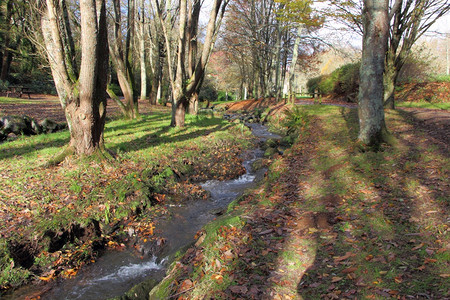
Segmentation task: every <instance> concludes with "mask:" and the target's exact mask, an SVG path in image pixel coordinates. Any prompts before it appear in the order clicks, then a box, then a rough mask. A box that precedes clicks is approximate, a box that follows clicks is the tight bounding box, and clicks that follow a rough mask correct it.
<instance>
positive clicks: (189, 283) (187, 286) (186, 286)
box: [179, 279, 194, 292]
mask: <svg viewBox="0 0 450 300" xmlns="http://www.w3.org/2000/svg"><path fill="white" fill-rule="evenodd" d="M193 285H194V284H193V283H192V281H191V280H190V279H186V280H185V281H183V282H182V283H181V286H180V288H179V291H180V292H185V291H187V290H189V289H190V288H191V287H192V286H193Z"/></svg>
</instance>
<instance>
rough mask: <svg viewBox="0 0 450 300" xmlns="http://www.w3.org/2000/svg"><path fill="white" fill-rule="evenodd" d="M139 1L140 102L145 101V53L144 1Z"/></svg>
mask: <svg viewBox="0 0 450 300" xmlns="http://www.w3.org/2000/svg"><path fill="white" fill-rule="evenodd" d="M139 1H140V3H139V4H140V5H139V6H140V14H139V52H140V53H139V54H140V56H139V59H140V66H141V97H140V99H141V100H146V99H147V63H146V51H145V1H144V0H139Z"/></svg>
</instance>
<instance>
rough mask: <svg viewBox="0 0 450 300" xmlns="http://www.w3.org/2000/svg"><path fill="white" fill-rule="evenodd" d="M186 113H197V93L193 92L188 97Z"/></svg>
mask: <svg viewBox="0 0 450 300" xmlns="http://www.w3.org/2000/svg"><path fill="white" fill-rule="evenodd" d="M188 113H189V114H190V115H194V116H196V115H197V114H198V93H197V92H194V93H192V95H191V98H190V99H189V107H188Z"/></svg>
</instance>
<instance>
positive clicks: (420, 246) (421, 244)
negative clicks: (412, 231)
mask: <svg viewBox="0 0 450 300" xmlns="http://www.w3.org/2000/svg"><path fill="white" fill-rule="evenodd" d="M423 246H425V244H424V243H420V244H419V245H417V246H416V247H414V248H412V249H411V250H412V251H416V250H418V249H420V248H422V247H423Z"/></svg>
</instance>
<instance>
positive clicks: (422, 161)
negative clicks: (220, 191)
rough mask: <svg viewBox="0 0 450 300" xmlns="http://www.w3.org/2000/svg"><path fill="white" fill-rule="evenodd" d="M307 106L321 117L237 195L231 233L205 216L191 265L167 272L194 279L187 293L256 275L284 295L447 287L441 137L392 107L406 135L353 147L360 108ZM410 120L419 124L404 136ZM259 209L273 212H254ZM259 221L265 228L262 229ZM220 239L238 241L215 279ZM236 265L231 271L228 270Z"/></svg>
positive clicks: (438, 294) (439, 293)
mask: <svg viewBox="0 0 450 300" xmlns="http://www.w3.org/2000/svg"><path fill="white" fill-rule="evenodd" d="M301 109H302V110H303V112H304V113H307V114H308V115H310V116H312V118H313V119H315V121H314V122H313V121H312V122H311V123H312V125H310V126H309V127H307V128H305V129H304V130H305V131H311V134H310V135H308V134H302V135H301V136H299V139H298V141H297V142H296V143H295V144H294V145H293V147H292V148H291V149H290V151H287V152H286V153H287V154H285V155H283V157H282V158H279V159H277V160H275V162H274V163H273V164H272V165H271V167H270V168H269V171H268V172H267V175H266V176H265V181H264V182H263V183H262V187H259V188H257V189H256V190H255V191H252V192H249V193H248V194H247V195H246V196H243V197H242V198H241V199H240V200H239V201H236V202H233V204H232V208H230V209H229V211H228V213H231V214H232V215H229V216H225V217H224V219H223V220H228V219H227V218H232V219H236V220H239V217H240V219H241V220H245V221H247V220H248V223H247V224H246V225H244V226H243V227H241V226H236V227H237V229H236V232H233V233H232V234H231V233H228V234H227V235H223V234H222V232H223V231H220V230H221V228H223V227H221V225H223V224H222V221H218V222H217V223H216V224H214V225H209V227H208V229H207V230H206V232H207V236H206V238H205V240H204V241H203V243H202V244H201V246H200V248H199V249H200V250H198V249H197V250H196V251H197V254H196V255H194V256H191V258H192V259H193V261H190V262H187V264H188V265H189V266H188V267H187V270H188V271H186V272H184V273H183V274H181V275H180V274H178V273H171V276H170V278H171V282H172V283H173V284H174V285H176V282H183V280H185V279H186V278H189V279H191V280H192V281H195V283H196V286H195V288H194V290H193V291H188V292H187V293H186V294H185V297H187V298H190V297H191V298H195V297H200V298H201V297H205V295H206V297H208V296H209V295H220V296H217V298H220V297H223V295H228V296H229V295H230V293H231V292H232V289H231V288H230V287H233V286H246V287H247V288H248V287H251V286H253V285H257V286H258V289H259V290H263V291H264V292H266V293H268V294H269V293H271V294H270V295H271V296H272V297H273V298H279V299H284V298H286V299H290V298H296V297H297V298H298V297H302V298H304V299H322V298H336V299H337V298H347V297H348V298H357V299H360V298H361V299H378V298H381V297H384V296H381V295H382V294H383V293H387V295H391V296H392V297H394V298H396V297H398V298H402V297H404V296H406V295H412V296H413V297H419V296H420V295H424V294H426V295H429V297H430V298H435V299H438V298H445V297H447V296H448V291H447V290H445V287H446V284H445V282H446V281H447V279H446V276H448V274H449V272H450V266H449V254H448V253H449V252H448V249H447V250H445V249H444V247H445V245H446V244H447V243H448V228H447V225H446V223H445V222H446V221H445V220H446V205H447V204H448V203H446V204H442V201H443V200H442V199H443V197H445V195H448V193H447V192H448V191H447V190H446V187H447V186H448V185H447V184H446V182H447V181H448V179H447V178H448V168H445V166H448V164H449V159H448V158H447V157H446V156H445V154H442V153H441V152H440V150H441V148H440V147H439V146H437V145H438V144H434V143H432V142H430V141H429V140H428V139H427V137H426V136H424V135H422V133H421V132H420V130H412V128H414V127H413V126H416V125H417V124H411V123H409V121H408V120H406V119H403V117H402V115H401V114H400V113H399V112H397V111H389V112H387V114H386V118H387V123H388V126H389V129H390V130H392V132H393V133H394V134H395V135H396V137H398V138H399V145H397V146H396V147H391V146H388V145H383V147H382V148H381V151H378V152H371V151H368V152H360V151H358V150H357V148H356V147H355V141H356V138H357V134H358V117H357V111H356V110H352V109H346V108H339V107H330V106H321V105H315V106H305V107H302V108H301ZM317 118H318V119H317ZM406 129H408V130H406ZM405 131H406V132H408V133H410V132H414V135H413V136H408V137H405V136H403V134H404V133H403V132H405ZM405 140H407V141H408V143H402V142H403V141H405ZM302 158H303V159H302ZM430 176H431V178H430ZM283 212H285V214H283ZM260 215H263V216H265V217H263V218H262V219H260V220H259V221H258V217H259V216H260ZM279 215H282V217H281V218H279V217H278V216H279ZM294 216H295V217H294ZM319 216H328V217H327V222H330V223H329V224H328V227H327V226H325V227H321V226H319V224H320V222H319V221H320V218H319ZM329 216H331V218H329ZM435 216H436V217H435ZM438 216H439V217H438ZM280 220H284V221H282V222H281V223H280ZM308 220H309V221H308ZM322 221H323V218H322ZM235 223H236V224H238V221H236V222H235ZM271 224H272V225H271ZM300 224H303V226H304V227H301V226H300ZM255 228H256V229H258V228H260V230H256V233H255V232H254V231H253V229H255ZM267 228H271V229H273V232H276V231H277V230H278V229H280V228H282V229H285V230H286V231H287V233H286V234H284V235H282V236H272V237H270V239H269V238H265V236H266V234H259V233H261V230H266V229H267ZM250 233H251V237H252V239H251V240H248V241H245V239H243V238H242V236H246V235H247V236H248V235H249V234H250ZM270 234H271V233H269V235H270ZM223 245H232V246H233V248H231V250H232V251H233V253H234V251H236V252H238V253H239V256H238V257H237V258H234V259H233V260H232V261H231V262H230V263H229V265H227V269H226V271H223V272H221V274H222V275H223V276H224V283H225V284H224V285H221V284H219V283H216V284H214V282H213V283H211V280H210V278H211V277H210V276H211V274H214V272H216V270H214V269H211V263H212V262H214V261H215V259H219V260H220V259H221V258H222V255H223V251H221V250H220V248H221V247H222V246H223ZM204 249H207V250H204ZM243 249H244V251H242V250H243ZM268 249H270V250H271V251H264V250H268ZM276 250H278V252H277V251H276ZM239 251H240V252H239ZM246 253H250V254H248V255H247V254H246ZM200 258H201V259H200ZM197 259H198V260H197ZM185 263H186V262H185ZM265 267H267V268H268V269H269V270H270V272H267V269H264V268H265ZM202 272H203V273H202ZM199 274H203V277H202V276H200V275H199ZM230 274H231V275H232V276H233V278H235V281H234V282H230V281H228V280H227V279H226V278H225V277H226V276H230ZM255 276H257V277H256V278H257V280H258V281H254V280H253V278H255ZM250 278H251V279H250ZM252 280H253V281H252ZM166 288H167V286H161V287H158V288H157V290H158V289H166ZM230 290H231V292H230ZM349 291H353V292H352V293H350V295H347V296H345V293H347V292H349ZM173 293H176V289H172V294H171V295H173ZM232 295H235V294H232ZM383 295H386V294H383ZM167 296H168V295H167ZM258 296H261V294H259V295H258ZM258 296H256V297H258Z"/></svg>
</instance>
